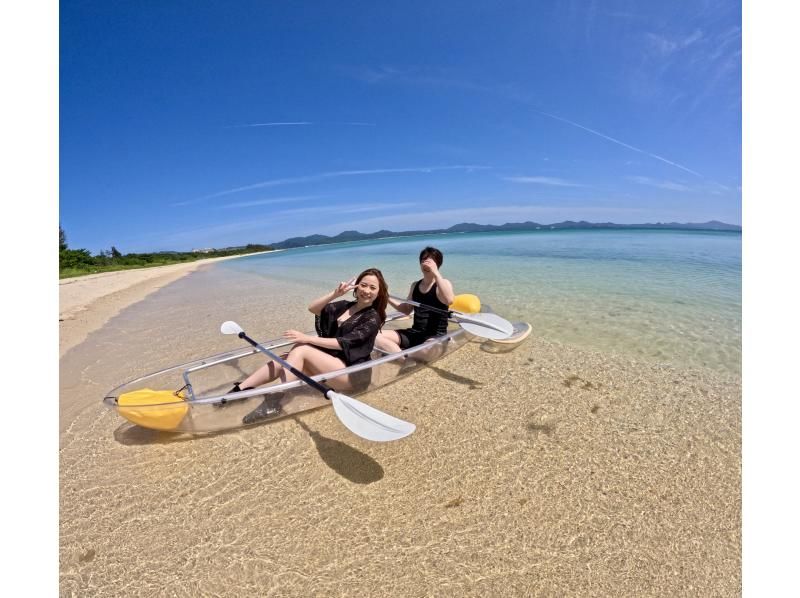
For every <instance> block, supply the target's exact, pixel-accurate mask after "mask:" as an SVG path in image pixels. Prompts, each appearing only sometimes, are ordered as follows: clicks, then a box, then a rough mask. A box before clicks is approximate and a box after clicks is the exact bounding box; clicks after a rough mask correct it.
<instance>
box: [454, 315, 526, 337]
mask: <svg viewBox="0 0 800 598" xmlns="http://www.w3.org/2000/svg"><path fill="white" fill-rule="evenodd" d="M456 320H457V321H458V323H459V324H460V325H461V327H462V328H463V329H464V330H466V331H467V332H469V333H470V334H474V335H475V336H480V337H483V338H488V339H491V340H493V341H496V340H502V339H505V338H508V337H509V336H511V335H512V334H514V326H513V325H512V324H511V322H509V321H508V320H506V319H505V318H501V317H500V316H498V315H497V314H472V315H469V316H463V315H461V314H458V315H457V316H456Z"/></svg>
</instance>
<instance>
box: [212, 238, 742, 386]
mask: <svg viewBox="0 0 800 598" xmlns="http://www.w3.org/2000/svg"><path fill="white" fill-rule="evenodd" d="M429 244H430V245H434V246H435V247H438V248H439V249H441V250H442V252H443V253H444V256H445V261H444V264H443V266H442V273H443V274H444V275H445V276H446V277H447V278H449V279H450V280H451V281H452V282H453V284H454V286H455V290H456V293H474V294H476V295H478V296H479V297H480V298H481V300H482V302H483V303H485V304H488V305H491V307H492V308H493V309H494V310H495V311H496V312H498V313H499V314H501V315H502V316H504V317H505V318H507V319H509V320H512V321H518V320H525V321H528V322H530V323H531V324H532V326H533V330H534V334H537V335H539V336H541V337H544V338H548V339H552V340H556V341H560V342H564V343H568V344H573V345H578V346H582V347H588V348H593V349H599V350H603V351H614V352H617V353H621V354H626V355H633V356H638V357H641V358H643V359H647V360H653V361H659V362H666V363H671V364H675V365H679V366H691V367H708V368H711V369H714V370H718V371H724V372H728V373H733V374H736V375H739V374H740V373H741V290H742V289H741V274H742V261H741V246H742V237H741V234H739V233H723V232H698V231H651V230H630V231H627V230H626V231H620V230H590V231H584V230H570V231H549V230H547V231H535V232H524V233H477V234H449V235H430V236H419V237H404V238H396V239H383V240H380V241H370V242H358V243H344V244H337V245H328V246H320V247H308V248H303V249H293V250H289V251H283V252H276V253H271V254H265V255H258V256H250V257H245V258H241V259H236V260H230V261H223V262H219V263H218V264H216V265H215V266H214V269H215V270H217V273H218V274H220V275H222V274H224V275H225V276H226V280H228V283H227V284H232V285H234V288H237V289H238V290H239V292H243V293H245V294H247V293H248V289H251V290H252V293H253V300H254V301H259V302H263V301H264V295H263V290H264V287H263V285H261V284H253V281H254V278H253V277H256V278H257V279H271V280H277V281H285V282H291V283H293V286H295V285H301V286H307V287H308V289H309V300H310V299H313V297H314V296H315V295H316V294H317V293H319V292H322V291H324V290H327V289H329V288H333V286H334V285H335V284H336V283H337V282H338V281H340V280H345V279H347V278H348V277H349V276H352V275H354V274H357V273H358V272H359V271H361V270H363V269H364V268H367V267H371V266H375V267H378V268H380V269H381V270H382V271H383V273H384V275H385V276H386V278H387V281H388V282H389V285H390V291H391V292H392V293H393V294H395V295H400V296H405V294H406V293H407V292H408V287H409V285H410V284H411V282H413V281H414V280H417V279H418V278H420V276H421V275H420V272H419V266H418V264H417V256H418V253H419V251H420V250H421V249H422V248H423V247H425V246H426V245H429Z"/></svg>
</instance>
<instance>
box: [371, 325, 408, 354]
mask: <svg viewBox="0 0 800 598" xmlns="http://www.w3.org/2000/svg"><path fill="white" fill-rule="evenodd" d="M375 346H376V347H377V348H378V349H380V350H381V351H386V352H387V353H399V352H400V351H402V349H401V348H400V335H399V334H397V332H396V331H395V330H382V331H380V332H379V333H378V336H377V337H376V338H375Z"/></svg>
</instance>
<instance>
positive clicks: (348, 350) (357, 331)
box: [314, 301, 381, 366]
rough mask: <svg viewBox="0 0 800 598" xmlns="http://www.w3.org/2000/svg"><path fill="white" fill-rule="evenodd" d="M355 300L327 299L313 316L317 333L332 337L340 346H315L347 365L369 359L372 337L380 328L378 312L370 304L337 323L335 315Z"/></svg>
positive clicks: (337, 316) (376, 334) (338, 314)
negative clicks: (332, 347)
mask: <svg viewBox="0 0 800 598" xmlns="http://www.w3.org/2000/svg"><path fill="white" fill-rule="evenodd" d="M355 303H356V302H355V301H334V302H332V303H328V305H326V306H325V307H323V308H322V312H321V313H320V315H318V316H316V317H315V318H314V327H315V328H316V329H317V334H318V335H319V336H321V337H324V338H335V339H336V340H338V341H339V345H341V347H342V348H341V350H339V349H323V348H322V347H317V349H319V350H320V351H324V352H325V353H328V354H329V355H333V356H334V357H338V358H339V359H341V360H342V361H343V362H344V363H345V365H347V366H351V365H354V364H356V363H361V362H363V361H368V360H369V358H370V353H372V347H373V345H374V344H375V337H376V336H378V332H379V331H380V329H381V320H380V316H379V315H378V312H377V311H376V310H375V308H373V307H367V308H365V309H362V310H361V311H359V312H357V313H356V314H354V315H352V316H350V317H349V318H348V319H347V320H345V321H344V322H341V323H340V322H339V316H341V315H342V314H343V313H344V312H345V311H347V310H348V309H349V308H350V307H351V306H352V305H355Z"/></svg>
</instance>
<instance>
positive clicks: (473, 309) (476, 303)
mask: <svg viewBox="0 0 800 598" xmlns="http://www.w3.org/2000/svg"><path fill="white" fill-rule="evenodd" d="M450 309H452V310H453V311H460V312H461V313H462V314H477V313H478V312H480V311H481V300H480V299H478V296H477V295H470V294H469V293H465V294H463V295H456V297H455V299H453V302H452V303H451V304H450Z"/></svg>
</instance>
